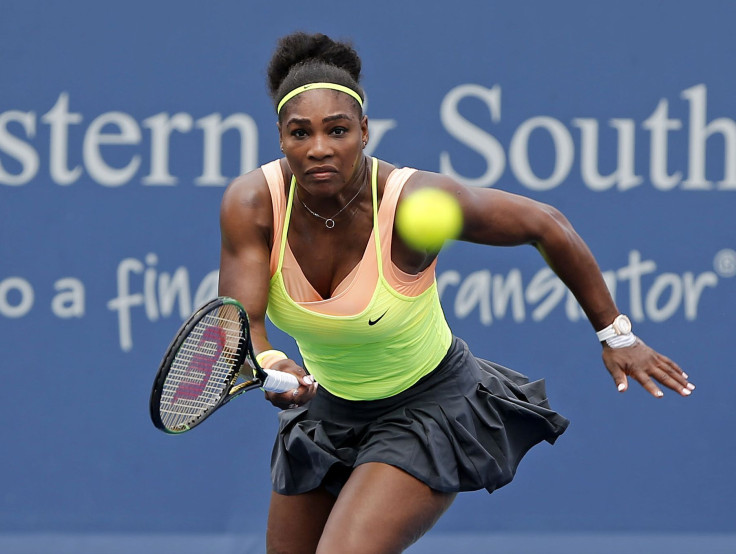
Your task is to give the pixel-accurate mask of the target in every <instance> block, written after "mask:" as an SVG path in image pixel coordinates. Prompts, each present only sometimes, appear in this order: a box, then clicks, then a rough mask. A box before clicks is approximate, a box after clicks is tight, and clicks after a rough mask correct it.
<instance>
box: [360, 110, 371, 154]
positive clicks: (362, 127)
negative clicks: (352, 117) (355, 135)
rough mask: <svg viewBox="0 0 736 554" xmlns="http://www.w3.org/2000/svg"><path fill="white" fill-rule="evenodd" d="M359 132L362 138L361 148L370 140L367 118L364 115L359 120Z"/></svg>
mask: <svg viewBox="0 0 736 554" xmlns="http://www.w3.org/2000/svg"><path fill="white" fill-rule="evenodd" d="M360 132H361V134H362V136H363V148H365V146H366V144H368V140H369V139H370V133H369V132H368V116H367V115H364V116H363V119H361V120H360Z"/></svg>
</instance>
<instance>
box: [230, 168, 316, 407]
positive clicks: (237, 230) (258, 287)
mask: <svg viewBox="0 0 736 554" xmlns="http://www.w3.org/2000/svg"><path fill="white" fill-rule="evenodd" d="M220 233H221V248H220V281H219V287H218V294H219V295H220V296H230V297H231V298H235V299H236V300H238V301H239V302H240V303H241V304H242V305H243V307H244V308H245V311H246V312H247V313H248V320H249V323H250V332H251V341H252V342H253V349H254V350H255V352H256V353H259V352H264V351H266V350H273V349H274V348H273V346H271V343H270V342H269V340H268V335H267V333H266V307H267V306H268V284H269V280H270V273H271V272H270V269H269V260H270V255H271V245H272V244H273V208H272V206H271V194H270V192H269V189H268V184H267V183H266V178H265V176H264V174H263V172H262V171H261V170H260V169H257V170H255V171H251V172H250V173H247V174H245V175H242V176H241V177H238V178H237V179H235V180H234V181H233V182H232V183H231V184H230V186H229V187H228V188H227V190H226V191H225V194H224V196H223V199H222V206H221V209H220ZM270 367H271V369H277V370H279V371H286V372H288V373H291V374H293V375H296V376H297V377H298V378H299V381H300V383H301V385H302V386H300V387H299V389H298V390H297V391H296V394H294V393H293V392H291V391H290V392H286V393H283V394H273V393H267V395H266V396H267V398H268V399H269V400H270V401H271V402H272V403H273V404H274V405H276V406H278V407H280V408H287V407H289V406H291V405H293V404H297V405H301V404H304V403H305V402H307V401H308V400H309V399H310V398H311V397H312V396H313V395H314V392H315V390H314V387H315V385H314V384H313V383H312V382H311V378H307V379H305V377H306V376H307V375H306V372H305V371H304V369H303V368H301V367H300V366H298V365H297V364H296V363H295V362H294V361H293V360H289V359H286V360H280V361H278V362H276V363H274V364H273V365H272V366H270Z"/></svg>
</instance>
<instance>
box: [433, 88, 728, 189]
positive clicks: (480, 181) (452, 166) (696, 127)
mask: <svg viewBox="0 0 736 554" xmlns="http://www.w3.org/2000/svg"><path fill="white" fill-rule="evenodd" d="M681 98H683V99H685V100H686V101H687V102H688V105H687V108H688V110H689V119H688V122H687V129H684V127H685V126H684V125H683V122H682V121H680V120H679V119H672V118H670V117H669V103H668V101H667V100H666V99H660V100H659V102H658V104H657V106H656V108H655V109H654V111H653V112H652V114H651V115H650V116H649V117H648V118H646V119H645V120H644V121H643V122H642V123H641V128H642V129H643V130H644V131H645V132H648V133H649V142H648V152H646V153H645V155H646V159H644V160H640V163H642V164H644V163H647V162H648V168H649V171H648V173H649V178H650V180H651V184H652V186H653V187H654V188H656V189H657V190H661V191H670V190H673V189H675V188H677V187H678V186H679V187H681V188H682V189H688V190H736V121H734V120H733V119H730V118H727V117H720V118H717V119H714V120H712V121H710V122H708V119H707V110H706V107H707V87H706V86H705V85H704V84H700V85H696V86H694V87H691V88H689V89H686V90H684V91H683V92H682V93H681ZM465 99H475V100H480V101H481V102H483V103H485V104H486V106H487V107H488V109H489V111H490V113H491V124H494V125H495V124H498V123H500V122H501V120H502V105H501V88H500V86H499V85H495V86H493V87H492V88H490V89H489V88H485V87H483V86H480V85H471V84H463V85H459V86H457V87H455V88H453V89H451V90H450V91H449V92H448V93H447V95H446V96H445V98H444V99H443V101H442V105H441V107H440V119H441V121H442V125H443V126H444V128H445V130H446V131H447V132H448V134H449V135H450V136H452V137H453V138H454V139H456V140H457V141H459V142H460V143H462V144H463V145H465V146H467V147H468V148H470V149H471V150H472V151H473V152H476V153H478V154H480V155H481V156H482V157H483V158H484V160H485V163H486V170H485V172H484V173H483V174H482V175H480V176H477V177H476V176H469V175H464V174H463V173H462V172H461V171H460V170H459V169H458V167H457V164H456V163H453V161H452V159H451V156H450V153H449V152H447V151H442V152H440V155H439V163H440V171H441V172H442V173H445V174H446V175H449V176H451V177H453V178H454V179H456V180H458V181H460V182H462V183H464V184H466V185H470V186H479V187H491V186H493V185H494V184H496V182H497V181H498V180H499V179H500V178H501V176H502V174H503V172H504V169H505V165H506V151H505V149H504V145H503V144H501V142H500V141H499V140H498V139H497V138H496V137H494V136H493V134H491V132H490V129H488V128H487V127H488V126H487V125H486V126H483V125H482V124H480V122H473V121H469V120H468V119H467V118H466V117H464V116H463V115H461V114H460V112H459V110H458V106H459V104H460V103H461V102H462V101H463V100H465ZM506 124H507V125H508V124H509V123H508V122H506ZM511 125H513V123H512V124H511ZM570 125H571V126H572V127H577V128H578V129H579V130H580V144H579V160H580V161H579V165H580V176H581V178H582V181H583V184H584V185H585V186H586V187H587V188H588V189H590V190H592V191H605V190H610V189H616V190H620V191H626V190H629V189H631V188H634V187H636V186H639V185H641V184H642V183H643V182H644V178H643V177H642V176H641V175H638V174H637V173H636V159H635V157H636V156H635V155H636V153H637V152H639V154H640V155H641V152H642V150H643V148H641V147H640V148H639V150H637V148H636V128H637V123H636V121H635V120H634V119H631V118H613V119H611V120H610V121H609V122H608V126H609V127H611V128H613V129H614V130H615V131H616V134H617V141H616V152H615V154H616V155H615V156H608V157H611V158H612V159H615V160H616V168H615V169H614V170H613V171H612V172H610V173H608V174H603V173H602V172H601V170H600V168H599V167H598V162H599V159H600V158H601V157H602V156H601V154H602V152H601V146H600V136H601V134H602V133H603V132H605V131H604V130H601V128H600V127H601V125H600V123H599V121H598V120H597V119H594V118H573V119H572V120H571V122H570ZM536 132H541V133H546V134H547V135H548V136H549V138H550V139H551V152H552V154H553V160H554V165H553V170H552V172H551V174H549V175H547V176H543V175H538V174H536V173H535V172H534V170H533V169H532V160H531V155H532V152H530V148H529V139H530V137H531V135H532V133H536ZM678 132H683V133H684V132H686V133H687V136H686V137H685V136H681V137H677V133H678ZM573 135H574V134H573V133H572V132H571V131H570V130H569V129H568V126H566V125H565V124H564V123H563V122H562V121H560V120H558V119H556V118H554V117H551V116H546V115H538V116H534V117H531V118H529V119H526V120H524V121H521V122H520V123H518V125H516V130H515V131H514V132H513V134H512V138H511V142H510V144H509V147H508V152H509V154H508V156H509V166H510V168H511V172H512V173H513V175H514V177H515V178H516V179H517V180H518V182H519V183H520V184H521V185H523V186H524V187H527V188H529V189H531V190H535V191H544V190H550V189H553V188H556V187H558V186H560V185H561V184H563V183H564V182H565V181H567V180H568V179H569V178H570V175H571V173H572V171H573V168H574V166H575V150H576V148H575V142H574V137H573ZM713 135H720V136H722V138H723V141H724V154H723V155H722V156H718V157H714V158H713V159H717V160H718V161H719V163H718V164H715V165H716V167H717V166H719V165H720V166H721V167H723V174H724V177H723V179H722V180H720V181H718V183H717V186H714V184H713V182H712V181H710V180H709V179H708V178H707V176H706V167H711V168H712V166H713V165H714V164H713V163H711V164H710V165H708V164H706V154H707V145H708V139H709V138H711V137H712V136H713ZM676 137H677V138H680V140H685V139H687V149H688V160H687V170H688V174H687V179H685V180H682V175H683V169H684V168H682V167H680V168H676V170H675V171H672V172H670V167H669V165H670V161H669V157H668V153H669V144H670V140H671V139H673V138H676ZM716 154H717V153H715V152H713V153H712V155H713V156H716ZM711 161H712V160H711ZM678 163H680V164H683V165H684V163H683V161H680V160H678ZM711 170H712V169H711Z"/></svg>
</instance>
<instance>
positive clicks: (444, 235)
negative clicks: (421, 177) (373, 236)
mask: <svg viewBox="0 0 736 554" xmlns="http://www.w3.org/2000/svg"><path fill="white" fill-rule="evenodd" d="M462 227H463V212H462V209H461V208H460V204H459V203H458V201H457V199H455V197H454V196H453V195H452V194H450V193H449V192H446V191H444V190H441V189H435V188H423V189H419V190H417V191H415V192H412V193H411V194H409V195H408V196H407V197H406V198H404V199H403V200H402V201H401V202H400V203H399V206H398V208H397V210H396V230H397V231H398V232H399V235H400V236H401V238H402V239H403V240H404V242H406V243H407V244H408V245H409V246H411V247H412V248H415V249H417V250H425V251H428V252H439V251H440V249H441V248H442V245H443V244H444V243H445V241H447V240H452V239H456V238H457V237H458V236H459V235H460V232H461V231H462Z"/></svg>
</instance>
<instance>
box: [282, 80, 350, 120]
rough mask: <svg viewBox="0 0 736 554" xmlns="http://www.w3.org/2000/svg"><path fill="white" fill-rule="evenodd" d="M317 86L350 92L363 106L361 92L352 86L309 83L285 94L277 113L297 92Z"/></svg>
mask: <svg viewBox="0 0 736 554" xmlns="http://www.w3.org/2000/svg"><path fill="white" fill-rule="evenodd" d="M317 88H327V89H331V90H339V91H340V92H344V93H345V94H349V95H350V96H352V97H353V98H355V99H356V100H357V101H358V104H360V107H361V108H362V107H363V99H362V98H361V97H360V94H358V93H357V92H355V91H354V90H353V89H351V88H348V87H344V86H342V85H337V84H335V83H309V84H308V85H302V86H301V87H297V88H295V89H294V90H292V91H291V92H290V93H289V94H287V95H286V96H284V97H283V98H282V99H281V102H279V105H278V107H277V108H276V113H281V108H283V107H284V104H286V103H287V102H288V101H289V100H291V99H292V98H294V97H295V96H296V95H297V94H301V93H302V92H306V91H308V90H313V89H317Z"/></svg>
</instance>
